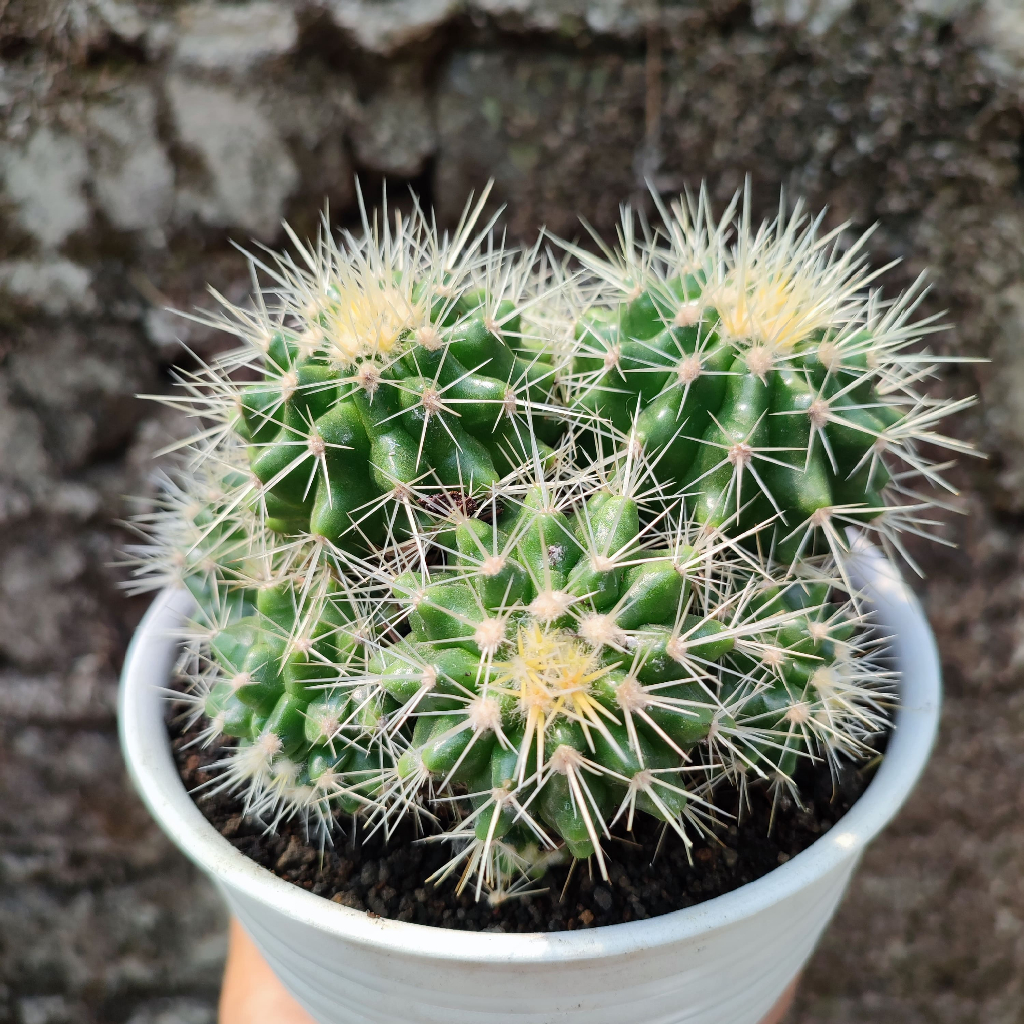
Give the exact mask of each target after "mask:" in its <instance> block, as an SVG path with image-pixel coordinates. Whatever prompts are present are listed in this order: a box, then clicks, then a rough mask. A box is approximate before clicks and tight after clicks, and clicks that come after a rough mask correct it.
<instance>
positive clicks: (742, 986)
mask: <svg viewBox="0 0 1024 1024" xmlns="http://www.w3.org/2000/svg"><path fill="white" fill-rule="evenodd" d="M849 571H850V575H851V578H852V580H853V582H854V583H855V585H856V586H858V587H860V588H861V589H862V591H863V593H864V594H865V595H866V597H867V598H868V600H869V601H870V603H871V604H872V605H873V606H874V608H875V611H876V618H877V622H878V624H879V626H880V628H881V629H882V630H883V632H884V633H885V634H886V635H890V636H891V637H892V641H891V644H892V653H893V658H894V661H895V664H896V667H897V668H898V669H899V671H900V701H901V703H900V709H899V712H898V714H897V717H896V729H895V733H894V735H893V737H892V740H891V742H890V744H889V748H888V751H887V753H886V756H885V759H884V761H883V763H882V765H881V767H880V768H879V770H878V772H877V774H876V776H875V778H874V780H873V781H872V782H871V784H870V786H869V787H868V789H867V790H866V792H865V794H864V795H863V796H862V797H861V799H860V800H859V801H858V802H857V804H856V805H855V806H854V807H853V808H852V810H851V811H850V812H849V813H848V814H847V815H846V816H845V817H844V818H842V819H841V820H840V821H839V822H838V823H837V825H836V826H835V827H834V828H833V829H832V830H831V831H829V832H828V833H826V834H825V835H824V836H823V837H822V838H821V839H819V840H818V841H817V842H815V843H814V844H813V845H812V846H811V847H810V848H808V849H807V850H805V851H804V852H803V853H801V854H799V855H798V856H797V857H794V858H793V859H792V860H791V861H789V862H788V863H786V864H784V865H782V866H781V867H779V868H778V869H776V870H775V871H772V872H771V873H770V874H768V875H766V876H764V877H763V878H761V879H759V880H757V881H755V882H752V883H750V884H748V885H745V886H743V887H742V888H740V889H738V890H736V891H734V892H731V893H728V894H726V895H724V896H720V897H718V898H716V899H713V900H710V901H708V902H706V903H703V904H699V905H697V906H695V907H691V908H688V909H685V910H679V911H676V912H674V913H671V914H666V915H663V916H661V917H657V918H653V919H651V920H647V921H636V922H631V923H628V924H619V925H612V926H608V927H600V928H593V929H589V930H584V931H576V932H563V933H553V934H531V935H504V934H493V933H476V932H459V931H451V930H447V929H441V928H429V927H424V926H421V925H414V924H406V923H402V922H397V921H388V920H384V919H371V918H369V917H367V916H366V915H365V914H363V913H360V912H358V911H355V910H352V909H350V908H347V907H343V906H340V905H338V904H335V903H331V902H329V901H327V900H325V899H323V898H321V897H318V896H314V895H312V894H311V893H308V892H306V891H304V890H302V889H300V888H298V887H296V886H293V885H291V884H290V883H288V882H285V881H283V880H281V879H279V878H278V877H276V876H275V875H273V874H272V873H270V872H269V871H267V870H265V869H264V868H262V867H260V866H258V865H257V864H256V863H255V862H253V861H251V860H249V859H248V858H246V857H245V856H243V855H242V854H241V853H239V852H238V851H237V850H235V849H234V847H232V846H231V844H230V843H229V842H228V841H227V840H226V839H224V838H223V837H222V836H221V835H220V834H219V833H218V832H217V831H216V830H215V829H214V828H213V826H211V825H210V824H209V823H208V822H207V821H206V819H205V818H204V817H203V816H202V814H201V813H200V811H199V810H198V808H197V807H196V806H195V804H194V803H193V801H192V799H191V797H190V796H189V795H188V793H187V792H186V791H185V788H184V786H183V785H182V783H181V780H180V778H179V777H178V773H177V770H176V767H175V765H174V761H173V758H172V755H171V750H170V746H169V743H168V739H167V732H166V728H165V725H164V709H165V698H164V696H163V695H162V694H161V692H160V688H161V687H162V686H165V685H166V682H167V679H168V675H169V673H170V671H171V668H172V665H173V662H174V658H175V651H176V636H175V633H176V630H177V629H178V628H179V627H180V625H181V623H182V621H183V620H184V619H185V617H187V615H188V614H189V611H190V609H191V607H192V598H191V596H190V595H189V594H188V593H187V592H185V591H183V590H181V591H174V590H169V591H164V592H163V593H162V594H161V595H160V596H159V597H158V598H157V600H156V601H154V603H153V606H152V607H151V608H150V610H149V612H148V613H147V615H146V617H145V618H144V620H143V622H142V624H141V625H140V627H139V630H138V632H137V634H136V636H135V639H134V640H133V642H132V645H131V648H130V649H129V652H128V657H127V659H126V661H125V668H124V674H123V677H122V683H121V695H120V728H121V742H122V746H123V749H124V754H125V758H126V760H127V763H128V767H129V771H130V772H131V775H132V778H133V780H134V782H135V785H136V787H137V788H138V791H139V793H140V794H141V795H142V798H143V800H144V801H145V802H146V804H147V806H148V807H149V809H150V811H151V812H152V814H153V815H154V817H155V818H156V819H157V821H158V822H159V823H160V825H161V827H162V828H163V829H164V831H165V832H167V834H168V835H169V836H170V837H171V838H172V839H173V841H174V842H175V843H176V844H177V845H178V847H179V848H180V849H181V850H182V851H183V852H184V853H185V854H186V855H187V856H188V857H190V858H191V859H192V860H193V861H194V862H195V863H196V864H197V865H198V866H199V867H200V868H202V870H203V871H205V872H206V873H207V874H208V875H209V876H210V877H211V878H212V879H213V880H214V881H215V883H216V884H217V885H218V887H219V889H220V891H221V892H222V894H223V896H224V898H225V900H226V901H227V903H228V906H229V907H230V909H231V911H232V912H233V913H234V914H236V915H237V917H238V918H239V920H240V921H241V922H242V924H243V926H244V927H245V929H246V930H247V931H248V932H249V934H250V935H251V936H252V938H253V940H254V941H255V943H256V945H257V946H258V947H259V949H260V951H261V952H262V954H263V956H264V957H265V958H266V959H267V961H268V962H269V963H270V965H271V967H272V968H273V969H274V971H275V972H276V973H277V974H278V976H279V977H280V978H281V980H282V981H283V982H284V984H285V985H286V986H287V987H288V989H289V990H290V991H291V992H292V993H293V995H294V996H295V997H296V999H297V1000H298V1001H299V1002H300V1003H301V1004H302V1005H303V1006H305V1007H306V1009H307V1010H308V1011H309V1012H310V1013H311V1014H312V1015H313V1017H314V1018H315V1019H316V1020H318V1021H320V1022H322V1024H356V1022H367V1024H387V1022H398V1021H401V1022H410V1024H442V1022H444V1024H487V1022H491V1021H493V1022H495V1024H497V1022H498V1021H507V1020H509V1019H514V1020H516V1021H517V1022H521V1024H554V1022H565V1024H574V1022H581V1024H582V1022H584V1021H586V1024H613V1022H614V1024H622V1022H623V1021H629V1022H630V1024H654V1022H658V1024H676V1022H679V1024H682V1022H686V1024H712V1022H714V1024H757V1022H758V1021H759V1020H760V1019H761V1018H762V1017H763V1016H764V1014H765V1013H767V1011H768V1010H769V1009H770V1008H771V1006H772V1005H773V1003H774V1002H775V1001H776V999H777V998H778V997H779V995H780V994H781V993H782V992H783V990H784V989H785V988H786V987H787V985H789V983H790V981H791V980H792V979H793V977H794V976H795V975H796V974H797V972H798V971H799V970H800V968H801V967H802V965H803V964H804V962H805V961H806V960H807V958H808V957H809V956H810V953H811V951H812V950H813V948H814V945H815V943H816V941H817V939H818V937H819V936H820V934H821V932H822V930H823V929H824V928H825V926H826V925H827V923H828V921H829V919H830V918H831V916H832V914H833V912H834V910H835V908H836V906H837V904H838V903H839V900H840V899H841V897H842V894H843V891H844V889H845V887H846V884H847V882H848V880H849V877H850V875H851V873H852V871H853V869H854V868H855V867H856V864H857V862H858V860H859V858H860V855H861V853H862V851H863V849H864V847H865V846H866V844H867V843H868V842H869V841H870V840H871V839H872V838H873V837H874V836H875V835H876V834H877V833H878V832H879V831H880V830H881V829H882V828H883V827H884V826H885V825H886V823H887V822H888V821H889V820H890V819H891V818H892V817H893V815H894V814H895V813H896V812H897V810H898V809H899V807H900V805H901V804H902V803H903V801H904V799H905V798H906V796H907V794H908V793H909V792H910V790H911V789H912V788H913V786H914V783H915V782H916V780H917V778H918V776H919V775H920V773H921V770H922V769H923V767H924V764H925V762H926V761H927V758H928V754H929V751H930V749H931V746H932V743H933V741H934V738H935V734H936V730H937V726H938V716H939V702H940V674H939V663H938V656H937V653H936V649H935V644H934V640H933V638H932V635H931V631H930V629H929V627H928V624H927V622H926V620H925V618H924V615H923V613H922V611H921V609H920V607H919V605H918V603H917V601H916V599H915V598H914V596H913V594H912V593H911V592H910V590H909V589H908V588H907V586H906V585H905V584H904V583H903V582H902V580H901V579H900V577H899V574H898V572H897V571H896V569H895V568H893V567H892V566H891V565H890V564H889V563H887V562H886V561H885V559H884V558H883V557H882V556H881V555H880V553H879V552H878V551H877V550H875V549H873V548H871V547H870V546H868V545H867V544H863V543H861V544H858V545H857V546H856V547H855V554H854V555H853V557H852V558H851V559H850V562H849ZM740 963H742V964H743V969H742V970H737V964H740Z"/></svg>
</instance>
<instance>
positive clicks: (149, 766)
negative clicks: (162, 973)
mask: <svg viewBox="0 0 1024 1024" xmlns="http://www.w3.org/2000/svg"><path fill="white" fill-rule="evenodd" d="M847 568H848V570H849V573H850V576H851V578H852V579H853V582H854V584H855V585H857V586H859V587H861V589H862V591H863V593H864V594H865V595H866V596H867V597H868V598H869V600H870V601H871V603H872V604H873V605H874V607H875V614H876V621H877V622H878V623H879V625H880V626H881V627H882V628H883V629H884V630H885V631H886V632H887V634H888V635H889V636H890V638H891V641H892V648H893V653H894V655H895V659H896V663H897V666H898V668H899V671H900V682H899V691H900V706H899V710H898V712H897V716H896V723H895V729H894V731H893V734H892V739H891V740H890V743H889V746H888V749H887V751H886V755H885V757H884V759H883V761H882V764H881V766H880V767H879V769H878V771H877V772H876V774H875V777H874V778H873V779H872V781H871V783H870V784H869V785H868V787H867V789H866V790H865V791H864V793H863V794H862V795H861V797H860V799H859V800H857V802H856V803H855V804H854V805H853V807H852V808H851V809H850V810H849V811H848V812H847V814H845V815H844V816H843V817H842V818H841V819H840V820H839V821H838V822H837V823H836V824H835V825H834V826H833V827H832V828H831V829H830V830H829V831H828V832H826V833H825V835H823V836H822V837H821V838H819V839H817V840H816V841H815V842H814V843H812V844H811V845H810V846H809V847H808V848H807V849H806V850H804V851H803V852H801V853H799V854H797V855H796V856H795V857H793V858H792V859H791V860H789V861H788V862H786V863H785V864H782V865H780V866H779V867H778V868H775V869H774V870H772V871H770V872H769V873H768V874H766V875H764V876H762V877H761V878H759V879H756V880H755V881H753V882H748V883H747V884H745V885H742V886H740V887H739V888H738V889H734V890H733V891H732V892H728V893H725V894H724V895H721V896H716V897H715V898H713V899H710V900H707V901H705V902H704V903H699V904H697V905H696V906H693V907H686V908H684V909H682V910H676V911H672V912H670V913H668V914H663V915H660V916H658V917H654V918H648V919H647V920H644V921H630V922H625V923H622V924H613V925H601V926H598V927H596V928H588V929H584V930H580V931H572V932H551V933H546V932H530V933H525V934H505V933H495V932H471V931H457V930H454V929H449V928H441V927H438V926H434V925H421V924H412V923H409V922H404V921H392V920H388V919H385V918H370V917H368V916H367V915H366V914H365V912H363V911H359V910H355V909H353V908H351V907H344V906H341V905H340V904H337V903H333V902H331V901H330V900H327V899H324V898H323V897H322V896H316V895H314V894H313V893H311V892H307V891H306V890H305V889H302V888H300V887H299V886H296V885H293V884H292V883H291V882H287V881H285V880H284V879H281V878H278V876H277V875H275V874H274V873H273V872H271V871H269V870H267V869H266V868H263V867H261V866H260V865H258V864H257V863H256V862H255V861H253V860H250V859H249V858H248V857H246V856H245V855H244V854H242V853H240V852H239V851H238V850H236V849H235V848H234V847H233V846H232V845H231V843H229V842H228V840H227V839H225V838H224V837H223V836H222V835H221V834H220V833H219V832H218V831H217V830H216V829H215V828H214V827H213V825H211V824H210V823H209V822H208V821H207V820H206V819H205V818H204V817H203V815H202V813H201V812H200V810H199V809H198V807H197V806H196V805H195V803H194V802H193V800H192V798H191V796H190V795H189V793H188V792H187V790H186V789H185V786H184V784H183V783H182V781H181V778H180V777H179V775H178V771H177V767H176V765H175V764H174V759H173V757H172V754H171V749H170V743H169V741H168V738H167V732H166V728H165V725H164V715H163V707H164V693H161V689H160V688H161V687H164V686H165V685H166V682H167V674H168V672H169V671H170V668H171V666H172V665H173V660H174V645H175V643H176V638H175V634H174V629H175V627H177V626H178V625H179V624H180V622H181V621H182V619H183V618H184V617H185V616H187V614H188V613H189V610H190V608H191V607H192V597H191V595H190V594H189V593H188V592H187V591H186V590H183V589H167V590H164V591H162V592H161V593H160V594H159V595H158V597H157V598H156V599H155V600H154V601H153V603H152V605H151V606H150V608H149V610H148V611H147V612H146V614H145V616H144V617H143V619H142V622H141V623H140V625H139V628H138V630H137V631H136V633H135V636H134V637H133V639H132V642H131V645H130V646H129V648H128V653H127V656H126V658H125V664H124V670H123V673H122V676H121V687H120V693H119V698H118V712H119V714H118V719H119V730H120V736H121V746H122V750H123V752H124V757H125V760H126V762H127V765H128V771H129V774H130V775H131V778H132V780H133V782H134V784H135V787H136V789H137V791H138V792H139V794H140V795H141V797H142V799H143V801H144V802H145V804H146V805H147V807H148V808H149V810H150V812H151V813H152V815H153V816H154V817H155V818H156V820H157V822H158V823H159V824H160V826H161V828H162V829H163V830H164V832H166V833H167V835H168V836H170V838H171V839H172V840H173V842H174V843H175V844H176V845H177V846H178V848H179V849H180V850H181V851H182V852H183V853H184V854H185V855H186V856H187V857H189V859H190V860H192V861H193V862H194V863H195V864H196V865H197V866H199V867H200V868H202V869H203V871H205V872H206V873H207V874H208V875H210V876H212V878H213V879H214V880H215V881H216V882H217V883H218V885H220V886H221V887H226V888H230V889H234V890H236V891H238V892H240V893H241V894H243V895H244V896H246V897H248V898H249V899H251V900H255V901H257V902H259V903H262V904H264V905H265V906H268V907H271V908H273V909H275V910H276V911H277V912H278V913H280V914H282V915H283V916H284V917H286V918H289V919H291V920H292V921H294V922H296V923H301V924H303V925H305V926H307V927H312V928H315V929H317V930H320V931H324V932H328V933H330V934H332V935H335V936H338V937H340V938H343V939H347V940H348V941H350V942H355V943H359V944H362V945H366V946H372V947H375V948H376V949H378V950H379V951H381V952H390V953H393V954H398V955H411V956H416V957H420V958H426V959H433V960H437V961H452V960H458V961H465V962H478V963H482V962H489V963H494V962H505V963H512V964H514V963H524V964H525V963H538V962H562V961H572V960H582V959H593V958H600V957H610V956H622V955H628V954H636V953H639V952H641V951H643V950H645V949H649V948H652V947H656V946H661V945H664V944H668V943H674V942H679V941H680V940H684V939H688V938H694V937H697V936H699V935H700V934H701V933H703V932H707V931H711V930H712V929H716V928H721V927H724V926H727V925H733V924H737V923H739V922H741V921H742V920H743V919H744V918H747V917H750V916H753V915H755V914H757V913H759V912H760V911H762V910H764V909H765V908H767V907H769V906H772V905H773V904H776V903H778V902H780V901H782V900H784V899H786V898H788V897H790V896H793V895H794V894H795V893H797V892H798V891H799V890H801V889H803V888H805V887H806V886H809V885H811V884H813V883H814V882H815V881H816V880H818V879H820V878H822V877H823V876H825V875H827V874H829V873H830V872H832V871H834V870H836V869H838V868H840V867H841V866H843V865H844V864H846V863H847V862H849V861H850V860H852V859H854V858H856V857H859V855H860V854H861V852H862V851H863V849H864V847H865V846H866V845H867V844H868V842H870V841H871V839H873V838H874V837H875V836H876V835H877V834H878V832H880V831H881V830H882V828H884V827H885V825H886V824H888V822H889V821H890V820H891V819H892V818H893V817H894V815H895V814H896V812H897V811H898V810H899V808H900V806H901V805H902V804H903V802H904V800H905V799H906V797H907V795H908V794H909V793H910V790H911V789H912V788H913V786H914V784H915V783H916V781H917V779H918V777H919V776H920V774H921V772H922V770H923V768H924V766H925V763H926V762H927V760H928V756H929V753H930V751H931V748H932V745H933V743H934V740H935V735H936V732H937V730H938V721H939V706H940V698H941V676H940V668H939V659H938V652H937V649H936V646H935V640H934V637H933V635H932V632H931V630H930V628H929V626H928V623H927V620H926V619H925V616H924V613H923V611H922V610H921V607H920V605H919V603H918V601H917V599H916V597H915V596H914V594H913V593H912V592H911V591H910V589H909V588H908V587H907V585H906V584H905V583H904V582H903V580H902V579H901V577H900V575H899V572H898V570H897V569H896V568H895V567H894V566H893V565H892V564H891V563H890V562H888V561H887V560H886V559H885V558H884V557H883V556H882V554H881V552H879V551H878V550H877V549H876V548H874V547H873V546H871V545H870V544H868V543H867V542H865V541H862V540H859V541H857V542H856V543H855V545H854V552H853V554H852V555H851V557H850V558H849V560H848V563H847Z"/></svg>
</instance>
